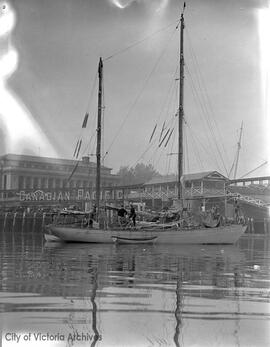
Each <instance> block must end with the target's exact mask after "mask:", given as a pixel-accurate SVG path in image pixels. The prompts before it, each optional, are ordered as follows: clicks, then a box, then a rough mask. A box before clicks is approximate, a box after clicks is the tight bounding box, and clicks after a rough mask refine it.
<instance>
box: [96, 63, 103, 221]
mask: <svg viewBox="0 0 270 347" xmlns="http://www.w3.org/2000/svg"><path fill="white" fill-rule="evenodd" d="M102 88H103V61H102V58H100V59H99V65H98V117H97V148H96V157H97V167H96V217H97V220H98V219H99V209H100V169H101V165H100V161H101V119H102V101H103V95H102Z"/></svg>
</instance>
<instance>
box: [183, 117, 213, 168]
mask: <svg viewBox="0 0 270 347" xmlns="http://www.w3.org/2000/svg"><path fill="white" fill-rule="evenodd" d="M186 125H187V128H188V130H189V132H190V134H191V140H192V141H194V147H196V149H197V152H196V156H197V153H198V154H199V151H198V147H197V145H196V141H195V139H196V140H197V142H198V143H199V145H200V147H201V148H202V149H203V150H204V151H205V153H207V154H208V155H209V156H210V157H211V158H212V155H211V153H209V152H208V150H207V149H206V147H205V146H204V144H203V143H202V142H201V141H200V140H199V138H198V137H197V136H196V134H195V133H194V132H193V130H192V128H191V127H190V125H189V123H188V122H186ZM198 158H199V160H198V162H199V163H200V165H201V167H204V165H203V163H202V161H201V158H200V155H198V157H197V159H198ZM217 165H218V163H217ZM218 166H219V165H218ZM219 169H220V168H219Z"/></svg>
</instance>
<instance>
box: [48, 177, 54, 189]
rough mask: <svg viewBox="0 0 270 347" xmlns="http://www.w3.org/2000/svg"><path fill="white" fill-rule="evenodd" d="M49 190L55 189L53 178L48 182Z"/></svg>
mask: <svg viewBox="0 0 270 347" xmlns="http://www.w3.org/2000/svg"><path fill="white" fill-rule="evenodd" d="M48 188H49V189H52V188H53V178H49V180H48Z"/></svg>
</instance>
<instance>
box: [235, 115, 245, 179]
mask: <svg viewBox="0 0 270 347" xmlns="http://www.w3.org/2000/svg"><path fill="white" fill-rule="evenodd" d="M242 133H243V121H242V123H241V128H240V135H239V141H238V142H237V153H236V161H235V167H234V174H233V178H234V179H235V178H236V173H237V169H238V161H239V153H240V149H241V139H242Z"/></svg>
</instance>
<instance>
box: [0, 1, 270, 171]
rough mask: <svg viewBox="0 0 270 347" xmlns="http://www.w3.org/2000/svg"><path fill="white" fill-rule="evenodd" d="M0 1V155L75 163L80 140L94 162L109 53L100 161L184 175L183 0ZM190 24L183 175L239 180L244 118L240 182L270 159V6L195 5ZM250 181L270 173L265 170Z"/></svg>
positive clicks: (189, 4)
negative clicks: (180, 159)
mask: <svg viewBox="0 0 270 347" xmlns="http://www.w3.org/2000/svg"><path fill="white" fill-rule="evenodd" d="M0 6H1V7H0V8H1V14H0V98H1V103H0V135H1V136H0V154H5V153H25V154H34V155H42V156H53V157H55V156H57V157H61V158H67V159H72V157H73V154H74V150H75V146H76V143H77V141H78V139H82V147H81V152H80V154H79V156H78V158H80V157H81V156H82V155H86V154H89V155H91V158H92V160H94V154H95V133H96V115H97V102H96V100H97V79H96V77H97V68H98V61H99V58H100V57H102V59H103V61H104V84H103V88H104V114H103V119H104V122H103V123H104V132H103V140H102V148H103V153H104V164H105V165H106V166H109V167H111V168H113V172H117V170H118V169H119V168H120V167H121V166H130V167H131V166H134V165H136V163H139V162H143V163H145V164H152V165H153V166H154V167H155V168H156V169H157V170H158V171H159V172H160V173H162V174H169V173H175V172H176V171H177V155H176V153H177V120H178V117H177V109H178V93H179V91H178V88H179V86H178V84H179V81H178V79H179V78H178V77H179V66H178V65H179V28H178V29H176V27H177V24H178V22H179V18H180V14H181V11H182V8H183V2H182V1H180V0H76V1H74V0H47V1H44V0H12V1H0ZM184 17H185V39H184V40H185V42H184V50H185V53H184V56H185V79H184V80H185V86H184V113H185V115H184V118H185V124H184V158H185V160H184V172H185V173H188V172H199V171H209V170H217V171H219V172H220V173H222V174H224V175H226V176H229V174H230V177H233V175H234V168H233V167H232V165H233V162H234V160H235V157H236V152H237V142H238V140H239V135H240V127H241V122H242V121H243V133H242V141H241V150H240V155H239V164H238V168H237V175H236V176H237V177H242V176H243V175H245V174H247V173H248V172H250V171H252V170H254V169H255V168H256V167H259V166H261V165H262V164H263V163H265V162H266V161H267V160H268V158H269V153H270V140H269V139H268V138H269V135H268V134H269V132H270V120H269V119H270V117H269V105H268V103H269V100H270V92H269V90H268V74H269V70H270V59H269V58H270V57H269V55H270V43H269V39H268V38H269V34H270V24H268V23H270V9H269V3H268V1H267V0H203V1H202V0H188V1H186V8H185V12H184ZM1 30H2V31H1ZM1 66H2V68H1ZM2 100H4V102H2ZM86 112H89V120H88V126H87V128H86V129H82V128H81V127H82V121H83V118H84V115H85V113H86ZM163 124H164V128H165V130H164V131H162V127H163ZM155 125H156V130H155V132H154V134H153V129H154V128H155ZM171 132H172V134H171V136H170V138H169V134H170V133H171ZM151 134H153V137H152V140H151V142H149V141H150V137H151ZM165 134H167V137H166V136H165ZM162 140H163V142H162V143H161V141H162ZM167 141H168V143H167ZM166 143H167V145H166V147H165V144H166ZM105 153H107V154H105ZM250 175H252V176H263V175H270V165H269V164H264V165H262V167H261V168H259V169H257V170H256V171H254V172H253V173H251V174H250Z"/></svg>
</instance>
